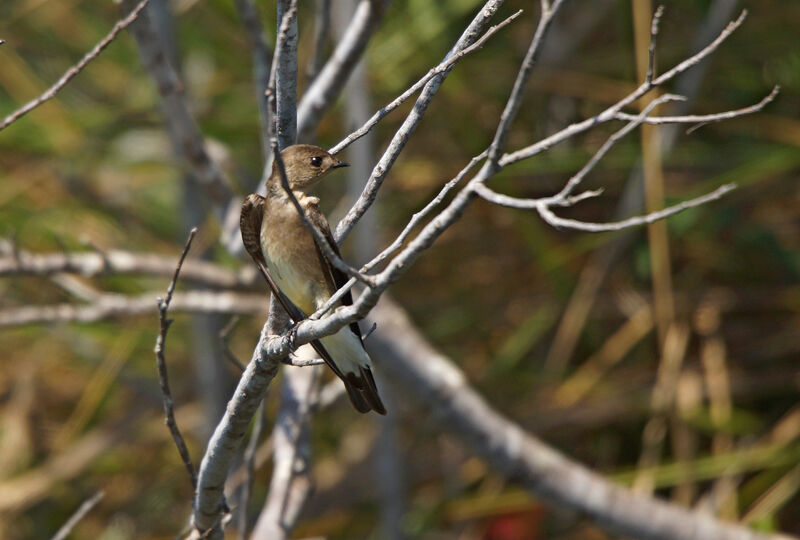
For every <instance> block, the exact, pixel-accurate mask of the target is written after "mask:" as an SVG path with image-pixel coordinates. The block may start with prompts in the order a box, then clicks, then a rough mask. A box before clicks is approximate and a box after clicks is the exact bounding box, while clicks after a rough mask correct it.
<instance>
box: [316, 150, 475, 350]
mask: <svg viewBox="0 0 800 540" xmlns="http://www.w3.org/2000/svg"><path fill="white" fill-rule="evenodd" d="M484 158H486V152H483V153H482V154H480V155H478V156H475V157H474V158H472V160H471V161H470V162H469V163H468V164H467V166H466V167H464V168H463V169H461V172H459V173H458V175H456V176H455V178H453V179H452V180H450V181H449V182H447V183H446V184H445V185H444V187H442V189H441V190H440V191H439V194H438V195H436V197H434V198H433V199H431V201H430V202H429V203H428V204H427V205H426V206H425V208H423V209H422V210H420V211H419V212H417V213H416V214H414V215H413V216H412V217H411V220H410V221H409V222H408V224H407V225H406V226H405V228H404V229H403V231H402V232H401V233H400V234H399V235H398V236H397V238H395V240H394V242H392V243H391V244H390V245H389V246H388V247H387V248H386V249H384V250H383V251H382V252H381V253H379V254H378V255H377V256H376V257H375V258H374V259H372V260H371V261H370V262H368V263H367V264H365V265H364V266H363V267H362V268H361V272H362V273H364V272H368V271H369V270H371V269H373V268H375V267H376V266H378V265H379V264H381V263H382V262H383V261H385V260H386V259H387V258H388V257H389V255H391V254H392V253H394V252H395V251H397V250H398V249H400V248H401V247H402V246H403V243H404V242H405V241H406V240H407V239H408V237H409V236H410V235H411V232H412V231H413V230H414V228H415V227H416V226H417V225H419V224H420V223H421V222H422V220H423V219H425V217H426V216H427V215H428V214H429V213H430V212H431V211H432V210H433V209H434V208H436V206H438V205H439V204H441V202H442V201H443V200H444V198H445V196H446V195H447V194H448V193H449V192H450V191H451V190H452V189H453V188H454V187H455V186H456V185H458V183H459V182H461V180H463V179H464V177H465V176H466V175H467V174H468V173H469V171H471V170H472V169H473V168H474V167H475V165H477V164H478V163H480V161H481V160H482V159H484ZM355 283H356V280H355V278H351V279H349V280H348V281H347V283H345V284H344V285H342V287H341V288H340V289H339V290H338V291H336V292H335V293H334V294H333V295H331V297H330V298H329V299H328V301H327V302H325V303H324V304H323V305H322V307H320V308H319V309H318V310H317V311H316V312H314V314H312V315H311V316H310V317H309V318H311V319H319V318H320V317H322V316H323V315H325V314H326V313H327V312H328V311H329V310H330V309H331V308H332V307H333V306H335V305H337V304H338V302H339V300H341V298H342V296H344V295H345V294H346V293H347V291H349V290H350V289H351V288H352V287H353V285H355ZM365 339H366V338H365Z"/></svg>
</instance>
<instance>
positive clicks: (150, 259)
mask: <svg viewBox="0 0 800 540" xmlns="http://www.w3.org/2000/svg"><path fill="white" fill-rule="evenodd" d="M5 247H10V242H8V241H4V240H2V239H0V251H5V252H6V253H8V251H6V250H5V249H4V248H5ZM176 263H177V261H176V259H175V258H174V257H166V256H162V255H155V254H153V253H134V252H130V251H121V250H111V251H104V252H102V254H101V253H96V252H95V253H32V252H29V251H21V250H17V251H16V254H9V255H4V256H0V276H39V277H47V276H52V275H55V274H61V273H70V274H80V275H81V276H83V277H96V276H105V275H112V274H114V275H117V274H149V275H154V276H170V275H172V274H173V273H174V271H175V264H176ZM181 272H182V276H183V279H184V280H189V281H194V282H197V283H203V284H206V285H209V286H211V287H218V288H225V289H232V288H249V287H252V286H253V284H254V283H255V282H256V272H255V269H253V268H251V267H250V266H246V267H243V268H242V269H241V270H240V271H239V272H234V271H232V270H228V269H227V268H223V267H221V266H219V265H217V264H213V263H210V262H206V261H202V260H196V259H190V260H187V261H186V262H185V263H184V266H183V270H181Z"/></svg>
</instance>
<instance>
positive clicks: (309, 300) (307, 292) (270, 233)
mask: <svg viewBox="0 0 800 540" xmlns="http://www.w3.org/2000/svg"><path fill="white" fill-rule="evenodd" d="M276 206H277V205H276ZM265 214H266V216H265V219H264V221H263V223H262V229H261V249H262V251H263V253H264V258H265V259H266V261H267V267H268V268H269V271H270V274H272V277H273V278H274V279H275V282H276V284H277V285H278V287H279V288H280V289H281V291H282V292H283V294H285V295H286V296H288V297H289V299H290V300H291V301H292V302H293V303H294V304H295V305H296V306H297V307H299V308H300V309H302V310H303V311H304V312H305V313H306V314H311V313H313V312H314V311H316V308H317V306H318V305H320V304H321V303H323V302H324V301H325V300H327V298H328V297H329V295H328V294H327V287H326V285H325V278H324V276H323V274H322V268H321V267H320V263H319V258H318V255H317V251H316V246H315V244H314V238H313V237H312V236H311V233H309V232H308V230H306V228H305V226H304V225H303V223H302V221H300V218H299V216H298V215H297V212H296V210H295V209H294V207H291V208H286V207H285V205H280V206H278V207H277V208H270V209H269V210H268V211H267V212H266V213H265Z"/></svg>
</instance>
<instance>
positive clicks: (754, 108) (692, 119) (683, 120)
mask: <svg viewBox="0 0 800 540" xmlns="http://www.w3.org/2000/svg"><path fill="white" fill-rule="evenodd" d="M780 90H781V87H780V86H775V87H774V88H773V89H772V91H771V92H770V93H769V94H768V95H766V96H765V97H764V99H762V100H761V101H759V102H758V103H756V104H755V105H750V106H748V107H742V108H741V109H734V110H731V111H724V112H720V113H713V114H686V115H681V116H648V117H646V118H644V119H642V123H643V124H655V125H658V124H699V125H705V124H711V123H714V122H722V121H723V120H732V119H734V118H738V117H740V116H745V115H748V114H753V113H757V112H760V111H761V110H763V109H764V107H766V106H767V104H769V103H771V102H772V101H773V100H774V99H775V98H776V97H777V95H778V93H779V92H780ZM636 116H637V115H635V114H628V113H625V112H619V113H617V114H616V117H617V118H618V119H619V120H626V121H628V120H633V119H635V118H636ZM697 127H699V126H695V127H693V128H690V131H694V130H695V129H697Z"/></svg>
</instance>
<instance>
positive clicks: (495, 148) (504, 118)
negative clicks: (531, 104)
mask: <svg viewBox="0 0 800 540" xmlns="http://www.w3.org/2000/svg"><path fill="white" fill-rule="evenodd" d="M562 5H563V0H555V2H554V3H553V4H550V5H546V6H545V5H544V4H543V5H542V14H541V17H540V18H539V24H538V25H537V26H536V32H534V34H533V39H531V44H530V45H529V46H528V50H527V52H526V53H525V59H524V60H523V61H522V66H521V67H520V69H519V72H518V73H517V78H516V79H515V80H514V87H513V88H512V89H511V95H510V96H509V97H508V100H507V101H506V106H505V107H504V108H503V112H502V113H501V115H500V123H499V124H498V125H497V130H496V132H495V136H494V139H493V140H492V143H491V144H490V145H489V163H488V166H489V167H490V168H492V169H497V167H498V164H497V162H498V161H499V160H500V154H501V152H502V151H503V148H505V144H506V140H507V139H508V134H509V133H510V131H511V124H512V122H513V121H514V118H516V116H517V113H518V112H519V108H520V106H521V105H522V97H523V92H524V90H525V86H526V85H527V84H528V79H529V78H530V76H531V73H532V72H533V66H534V65H535V64H536V60H537V59H538V57H539V54H540V52H541V50H542V43H543V42H544V36H545V34H546V33H547V29H548V28H549V27H550V25H551V24H552V22H553V19H554V17H555V15H556V14H557V13H558V10H559V9H560V8H561V6H562Z"/></svg>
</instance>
